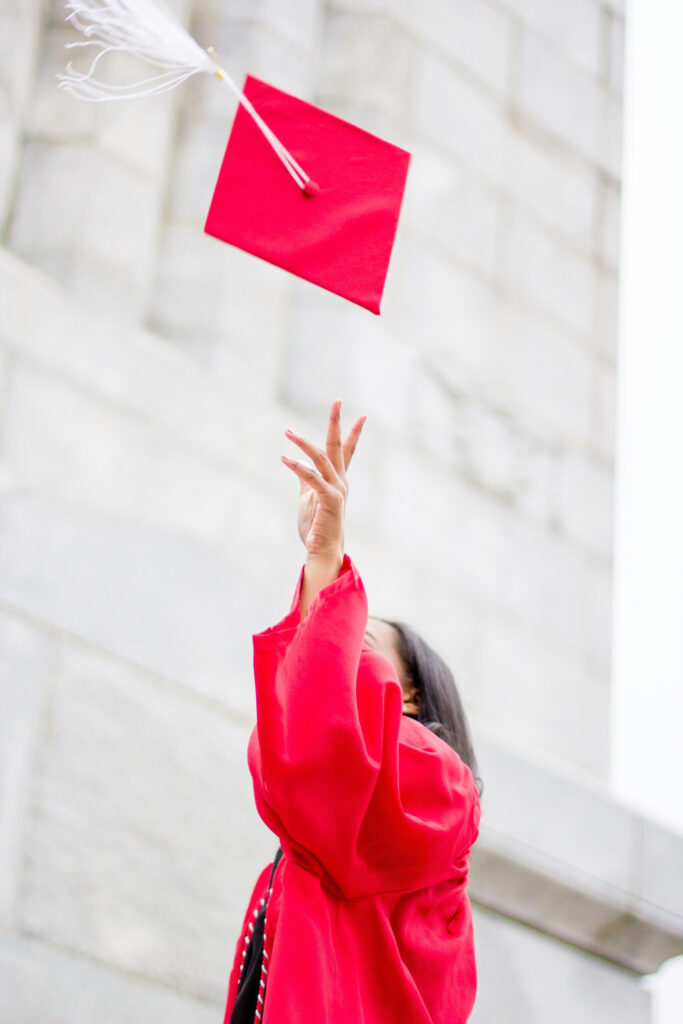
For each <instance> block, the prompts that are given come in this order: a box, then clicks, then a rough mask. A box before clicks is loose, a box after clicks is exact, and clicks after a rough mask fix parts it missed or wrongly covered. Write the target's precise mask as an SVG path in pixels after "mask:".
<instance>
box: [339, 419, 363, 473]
mask: <svg viewBox="0 0 683 1024" xmlns="http://www.w3.org/2000/svg"><path fill="white" fill-rule="evenodd" d="M366 419H367V416H366V414H365V413H363V415H362V416H359V417H358V419H357V420H356V422H355V423H354V425H353V426H352V427H351V430H350V431H349V436H348V437H347V438H346V441H345V442H344V466H345V468H346V469H348V467H349V463H350V462H351V458H352V456H353V453H354V452H355V450H356V445H357V444H358V438H359V437H360V432H361V430H362V429H363V424H364V423H365V421H366Z"/></svg>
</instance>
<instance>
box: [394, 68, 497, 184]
mask: <svg viewBox="0 0 683 1024" xmlns="http://www.w3.org/2000/svg"><path fill="white" fill-rule="evenodd" d="M437 100H438V101H437ZM444 111H447V116H444ZM409 116H410V123H411V124H412V125H413V128H414V130H415V131H416V133H417V135H418V137H420V136H422V137H424V138H425V139H427V140H429V142H430V143H431V144H432V145H433V147H434V148H435V149H437V150H441V151H443V152H444V153H446V154H450V155H451V156H456V157H457V158H458V159H459V160H461V161H462V162H463V163H464V164H466V165H468V166H470V167H472V168H473V169H474V170H475V171H479V172H481V174H482V175H483V176H484V177H487V176H488V175H490V174H491V168H494V167H501V166H505V161H506V159H507V153H508V151H509V140H510V135H511V134H512V133H513V131H514V129H513V125H512V123H511V121H509V119H508V118H507V116H506V114H505V111H504V110H503V108H502V107H501V105H500V102H499V101H498V100H497V99H495V98H493V97H491V96H489V95H487V94H486V93H485V92H484V91H483V90H480V89H479V88H477V86H475V85H473V84H472V83H471V82H470V81H469V80H468V79H466V78H465V77H464V76H461V75H459V74H458V73H457V72H456V71H455V70H454V69H453V68H452V67H451V66H450V65H449V64H448V63H446V62H445V61H443V60H440V59H438V58H437V57H435V56H434V55H433V54H422V56H421V58H420V61H419V63H418V66H417V68H416V72H415V83H414V88H413V98H412V106H411V111H410V115H409Z"/></svg>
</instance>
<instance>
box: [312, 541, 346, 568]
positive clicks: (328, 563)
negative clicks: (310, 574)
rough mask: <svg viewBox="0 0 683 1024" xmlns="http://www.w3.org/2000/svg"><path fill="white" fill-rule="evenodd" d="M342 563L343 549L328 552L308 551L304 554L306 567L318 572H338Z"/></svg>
mask: <svg viewBox="0 0 683 1024" xmlns="http://www.w3.org/2000/svg"><path fill="white" fill-rule="evenodd" d="M343 561H344V549H343V547H339V548H338V549H336V550H334V549H333V550H330V551H308V552H307V553H306V566H307V567H308V568H314V569H316V570H318V571H320V570H324V571H332V570H334V571H336V572H339V570H340V569H341V566H342V562H343Z"/></svg>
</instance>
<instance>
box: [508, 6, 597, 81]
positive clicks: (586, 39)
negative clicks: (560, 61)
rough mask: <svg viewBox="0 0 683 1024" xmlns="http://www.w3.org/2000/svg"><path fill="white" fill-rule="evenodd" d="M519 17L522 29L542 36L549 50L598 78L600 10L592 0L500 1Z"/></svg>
mask: <svg viewBox="0 0 683 1024" xmlns="http://www.w3.org/2000/svg"><path fill="white" fill-rule="evenodd" d="M504 2H505V6H506V7H508V8H509V9H510V12H511V13H514V14H515V15H516V16H517V17H519V18H521V20H522V23H523V25H524V27H525V28H531V29H533V30H534V32H535V33H537V34H538V35H539V37H542V38H543V40H544V42H545V43H546V44H547V45H548V47H549V48H550V49H555V50H557V51H559V52H562V53H564V54H565V55H566V56H567V57H569V58H570V59H571V61H572V63H574V64H576V65H577V66H578V67H580V68H583V69H584V70H585V71H587V72H588V73H589V74H591V75H594V76H595V77H598V76H599V75H600V74H601V73H602V70H603V68H602V60H601V58H602V34H601V19H602V11H601V8H600V5H599V4H597V3H595V0H569V2H568V3H562V4H549V3H546V2H545V0H504Z"/></svg>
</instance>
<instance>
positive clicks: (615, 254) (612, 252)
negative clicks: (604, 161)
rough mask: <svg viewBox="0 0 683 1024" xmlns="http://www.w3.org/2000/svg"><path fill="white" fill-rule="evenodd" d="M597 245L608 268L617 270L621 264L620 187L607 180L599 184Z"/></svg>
mask: <svg viewBox="0 0 683 1024" xmlns="http://www.w3.org/2000/svg"><path fill="white" fill-rule="evenodd" d="M597 233H598V238H597V247H598V251H599V252H600V254H601V256H602V258H603V260H604V261H605V264H606V266H607V267H608V269H610V270H613V271H615V272H616V273H618V272H619V267H620V264H621V187H620V186H619V185H613V184H611V183H608V182H603V183H602V184H601V186H600V218H599V219H598V221H597Z"/></svg>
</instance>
